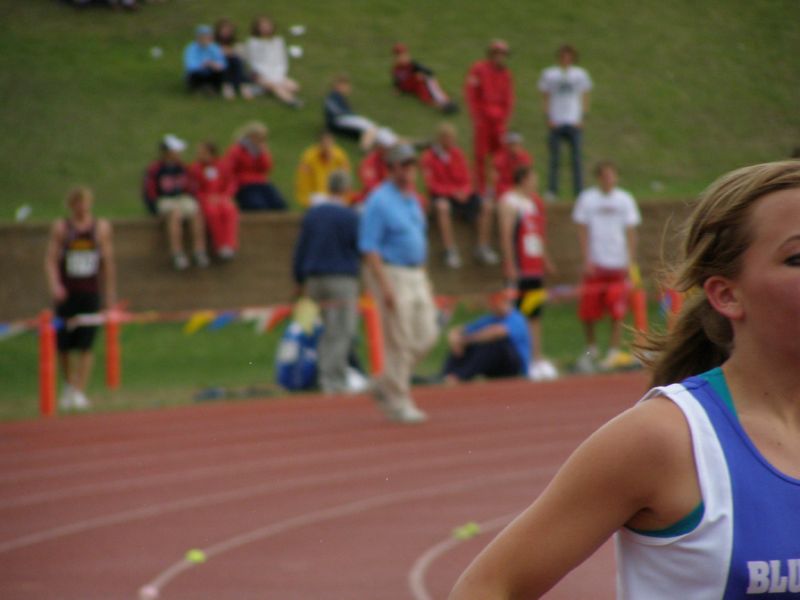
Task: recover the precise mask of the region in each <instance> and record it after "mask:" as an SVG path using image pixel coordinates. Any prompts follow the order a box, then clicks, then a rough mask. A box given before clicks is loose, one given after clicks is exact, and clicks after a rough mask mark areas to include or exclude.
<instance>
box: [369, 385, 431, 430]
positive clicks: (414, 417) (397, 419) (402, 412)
mask: <svg viewBox="0 0 800 600" xmlns="http://www.w3.org/2000/svg"><path fill="white" fill-rule="evenodd" d="M372 397H373V398H374V399H375V403H376V404H377V405H378V408H379V409H380V410H381V412H382V413H383V414H384V415H385V416H386V418H387V419H388V420H389V421H392V422H393V423H403V424H404V425H415V424H418V423H424V422H425V421H427V420H428V415H426V414H425V413H424V412H422V411H421V410H420V409H419V408H417V407H416V405H415V404H414V401H413V400H411V399H410V398H409V399H408V400H406V401H405V402H403V404H402V405H399V406H398V405H397V404H395V403H392V402H391V400H389V398H387V397H386V394H385V393H384V391H383V389H382V388H381V386H380V383H378V382H374V384H373V386H372Z"/></svg>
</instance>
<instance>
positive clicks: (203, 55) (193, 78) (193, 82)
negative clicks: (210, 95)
mask: <svg viewBox="0 0 800 600" xmlns="http://www.w3.org/2000/svg"><path fill="white" fill-rule="evenodd" d="M195 36H196V37H195V41H193V42H192V43H190V44H189V45H188V46H186V49H185V50H184V51H183V66H184V70H185V71H186V84H187V85H188V86H189V91H195V90H199V89H212V90H213V91H214V92H216V93H219V91H220V89H221V88H222V79H223V75H224V73H225V66H226V61H225V54H223V52H222V48H220V47H219V45H218V44H216V43H215V42H214V30H213V29H211V26H210V25H198V26H197V29H196V30H195Z"/></svg>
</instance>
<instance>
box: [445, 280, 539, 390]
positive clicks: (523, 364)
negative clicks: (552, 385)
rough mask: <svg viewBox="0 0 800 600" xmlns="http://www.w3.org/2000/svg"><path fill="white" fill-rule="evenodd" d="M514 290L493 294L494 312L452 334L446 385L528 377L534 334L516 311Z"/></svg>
mask: <svg viewBox="0 0 800 600" xmlns="http://www.w3.org/2000/svg"><path fill="white" fill-rule="evenodd" d="M512 300H513V296H512V292H511V291H510V290H502V291H499V292H496V293H494V294H492V296H491V298H490V306H491V312H490V313H489V314H488V315H484V316H482V317H480V318H478V319H476V320H475V321H472V322H471V323H468V324H466V325H464V326H461V327H455V328H453V329H451V330H450V332H449V333H448V336H447V342H448V345H449V346H450V354H449V355H448V357H447V360H446V362H445V364H444V368H443V369H442V376H443V377H444V380H445V382H446V383H456V382H459V381H469V380H470V379H473V378H474V377H478V376H483V377H489V378H496V377H515V376H520V375H522V376H524V375H525V374H526V372H527V365H528V362H529V361H530V354H531V351H530V348H531V344H530V334H529V333H528V325H527V323H526V321H525V317H524V316H523V315H522V313H521V312H519V311H518V310H517V309H516V308H514V306H513V304H512Z"/></svg>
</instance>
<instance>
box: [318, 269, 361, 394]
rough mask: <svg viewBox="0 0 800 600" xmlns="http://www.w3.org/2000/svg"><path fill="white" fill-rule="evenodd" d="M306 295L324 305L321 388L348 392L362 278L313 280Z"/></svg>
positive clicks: (320, 363) (327, 276) (322, 310)
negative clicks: (360, 280)
mask: <svg viewBox="0 0 800 600" xmlns="http://www.w3.org/2000/svg"><path fill="white" fill-rule="evenodd" d="M306 293H307V294H308V296H309V297H310V298H311V299H312V300H314V301H315V302H317V303H318V304H319V305H320V309H321V312H322V324H323V325H324V327H325V329H324V331H323V332H322V337H321V338H320V340H319V347H318V349H317V354H318V356H319V384H320V387H321V388H322V391H324V392H327V393H338V392H344V391H346V390H347V355H348V353H349V352H350V346H351V344H352V342H353V338H354V337H355V334H356V326H357V325H358V304H357V303H358V278H357V277H351V276H347V275H323V276H313V277H309V278H308V279H307V280H306Z"/></svg>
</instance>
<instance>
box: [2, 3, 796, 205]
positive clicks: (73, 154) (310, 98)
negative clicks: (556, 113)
mask: <svg viewBox="0 0 800 600" xmlns="http://www.w3.org/2000/svg"><path fill="white" fill-rule="evenodd" d="M221 6H222V7H224V8H220V7H221ZM0 8H2V14H3V15H4V17H3V19H2V22H0V82H2V83H1V84H0V85H1V89H2V98H3V100H2V109H0V164H2V169H0V220H9V219H11V218H13V214H14V211H15V209H16V207H18V206H19V205H21V204H23V203H29V204H31V205H32V206H33V216H32V218H34V219H49V218H52V217H53V216H54V215H56V214H59V213H60V212H61V201H62V198H63V195H64V193H65V191H66V189H67V188H68V187H69V186H70V185H72V184H74V183H77V182H86V183H89V184H90V185H92V186H94V187H95V188H96V190H97V192H98V196H99V198H100V201H101V206H100V207H99V209H98V210H99V212H101V213H103V214H106V215H110V216H135V215H140V214H142V208H141V203H140V200H139V181H140V176H141V173H142V170H143V168H144V166H145V165H146V163H147V162H148V161H149V160H150V159H151V158H152V156H153V154H154V152H155V146H156V142H157V140H158V139H159V137H160V136H161V135H162V134H163V133H165V132H173V133H176V134H178V135H180V136H182V137H184V138H186V139H188V140H190V141H192V142H196V141H199V140H201V139H206V138H212V139H216V140H217V141H219V142H220V143H222V144H224V145H227V143H229V142H230V140H231V135H232V132H233V131H234V130H235V129H236V128H237V127H238V126H239V125H240V124H242V123H243V122H245V121H247V120H250V119H253V118H258V119H262V120H264V121H265V122H266V123H268V124H269V126H270V128H271V132H272V134H271V146H272V150H273V154H274V156H275V159H276V169H275V173H274V179H275V181H276V182H277V183H278V185H279V186H280V187H281V189H282V190H283V191H284V192H285V193H286V194H287V195H290V194H291V190H292V179H293V171H294V167H295V164H296V161H297V158H298V156H299V154H300V152H301V150H302V149H303V148H304V147H305V146H307V145H308V144H309V142H310V140H311V139H312V137H313V136H314V134H315V132H316V131H317V129H318V128H319V126H320V124H321V111H320V103H321V99H322V96H323V94H324V92H325V89H326V86H327V82H328V80H329V78H330V76H331V75H332V74H333V73H335V72H337V71H341V70H346V71H349V72H350V73H351V75H352V77H353V79H354V84H355V93H354V96H353V103H354V105H355V106H356V107H357V108H358V109H359V110H360V111H361V112H363V113H365V114H367V115H370V116H372V117H374V118H375V119H377V120H380V121H384V122H386V123H388V124H391V125H392V126H394V127H395V129H397V130H398V131H400V132H401V133H404V134H408V135H410V136H413V137H426V136H427V135H429V133H430V131H431V130H432V128H433V127H434V126H435V124H436V123H437V122H438V121H439V115H437V114H436V113H435V112H433V111H432V110H430V109H428V108H426V107H424V106H422V105H421V104H418V103H416V102H414V101H413V100H411V99H407V98H398V97H396V96H395V95H394V94H393V93H392V91H391V89H390V86H389V82H388V68H389V61H390V58H391V55H390V46H391V44H392V43H393V42H395V41H397V40H402V41H404V42H406V43H408V44H409V45H410V46H411V48H412V51H413V53H414V54H415V56H417V57H418V58H419V59H421V60H422V61H423V62H425V63H427V64H429V65H430V66H432V67H433V68H435V69H436V70H437V72H438V74H439V77H440V79H441V81H442V83H443V84H444V86H445V88H446V89H448V90H450V91H451V92H452V93H454V94H455V95H457V96H458V97H460V95H461V94H460V91H461V85H462V80H463V76H464V73H465V71H466V69H467V68H468V66H469V65H470V64H471V63H472V62H473V61H474V60H475V59H477V58H479V57H481V56H482V55H483V52H484V47H485V45H486V42H487V40H488V39H489V38H490V37H495V36H496V37H503V38H506V39H507V40H508V41H509V42H510V44H511V46H512V49H513V55H512V57H511V61H510V64H511V68H512V69H513V72H514V76H515V78H516V83H517V109H516V113H515V117H514V120H513V121H514V122H513V125H514V127H516V128H518V129H519V130H521V131H522V132H523V133H524V134H525V136H526V138H527V145H528V146H529V147H530V149H531V150H532V151H533V152H534V154H535V155H536V157H537V159H538V167H539V170H540V172H541V173H543V172H544V167H545V164H546V153H545V146H544V134H545V129H544V123H543V120H542V117H541V112H540V102H539V98H538V94H537V92H536V87H535V85H536V79H537V77H538V73H539V71H540V70H541V68H543V67H544V66H546V65H548V64H550V63H551V62H552V59H553V53H554V49H555V48H556V47H557V46H558V45H559V44H560V43H562V42H564V41H570V42H572V43H573V44H575V45H576V46H577V47H578V48H579V50H580V52H581V55H582V64H583V65H584V66H585V67H586V68H588V70H589V71H590V73H591V74H592V76H593V78H594V81H595V92H594V95H593V107H592V112H591V114H590V116H589V118H588V121H587V148H586V155H587V159H588V161H593V160H596V159H598V158H601V157H611V158H613V159H615V160H616V161H617V162H618V163H619V164H620V166H621V169H622V173H623V184H624V185H625V186H626V187H628V188H629V189H631V190H632V191H633V192H634V193H635V194H636V195H637V196H638V197H640V198H642V199H651V198H661V197H687V196H690V195H693V194H695V193H696V192H697V191H699V190H700V189H702V187H704V186H705V185H706V184H707V183H708V182H709V181H710V180H711V179H713V178H714V177H716V176H717V175H718V174H720V173H722V172H723V171H726V170H728V169H731V168H734V167H737V166H740V165H744V164H748V163H753V162H760V161H768V160H774V159H778V158H782V157H784V156H786V155H787V153H788V152H789V151H790V149H791V148H792V147H793V146H796V145H800V110H798V91H800V27H798V26H797V23H798V22H800V2H797V1H796V0H766V1H764V2H752V0H706V1H704V2H689V1H687V0H675V1H672V2H650V3H641V2H636V1H633V0H607V1H606V2H578V1H576V2H569V3H566V2H561V1H560V0H540V1H536V2H521V1H519V0H496V1H495V2H492V3H487V2H485V1H480V2H479V1H477V0H462V1H455V0H452V1H451V0H439V1H437V2H430V1H425V0H406V1H405V2H402V3H398V2H394V1H389V0H349V1H345V0H329V1H327V2H318V1H316V0H275V1H273V2H270V3H269V4H264V3H257V2H252V1H247V0H229V1H226V2H224V3H220V2H217V1H215V0H191V1H190V0H167V2H166V3H164V4H155V5H145V6H143V8H142V10H141V11H139V12H138V13H137V14H120V13H113V12H111V11H107V10H104V9H93V10H85V11H75V10H74V9H71V8H69V7H67V6H65V5H62V4H61V3H58V2H55V1H54V0H51V1H46V0H28V1H25V2H20V1H18V0H1V1H0ZM263 10H268V11H269V14H270V15H272V16H273V17H274V18H275V19H276V21H277V22H278V24H279V25H280V26H283V27H284V35H285V36H286V37H287V38H291V36H290V35H289V34H288V31H286V29H287V28H288V26H289V25H292V24H298V23H300V24H304V25H306V27H307V34H306V35H305V36H302V37H299V38H291V39H289V40H288V41H289V42H290V43H297V44H299V45H301V46H302V47H303V48H304V50H305V56H304V57H303V58H302V59H299V60H296V61H294V62H293V64H292V68H291V70H292V75H293V76H294V77H296V78H297V79H298V80H299V81H300V82H301V83H302V84H303V86H304V92H303V96H304V97H305V99H306V101H307V104H306V107H305V108H304V109H303V110H301V111H293V110H290V109H287V108H284V107H282V106H279V105H278V104H277V103H276V102H275V101H274V100H269V99H263V98H262V99H258V100H257V101H254V102H252V103H246V102H243V101H237V102H233V103H229V102H225V101H222V100H219V99H208V98H201V97H189V96H187V95H186V93H185V92H184V90H183V87H182V82H181V52H182V48H183V47H184V45H185V44H186V43H187V42H188V41H189V40H190V39H191V37H192V33H193V28H194V26H195V24H197V23H199V22H213V21H214V20H215V19H216V18H217V17H220V16H228V17H231V18H233V19H234V20H235V21H236V22H237V23H238V24H239V27H240V35H242V36H244V35H245V33H246V31H247V29H248V25H249V21H250V19H251V18H252V16H253V15H254V14H256V13H258V12H260V11H263ZM155 46H157V47H159V48H161V49H163V56H162V57H161V58H160V59H154V58H152V57H151V54H150V49H151V48H152V47H155ZM456 122H457V124H458V125H459V126H460V128H461V131H462V141H463V142H464V143H465V144H466V143H469V141H470V131H469V126H468V125H469V124H468V121H467V119H466V116H465V115H464V114H461V115H459V116H458V117H457V118H456ZM347 148H348V150H349V151H350V152H351V157H352V158H357V152H356V149H355V147H354V146H352V145H347Z"/></svg>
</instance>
